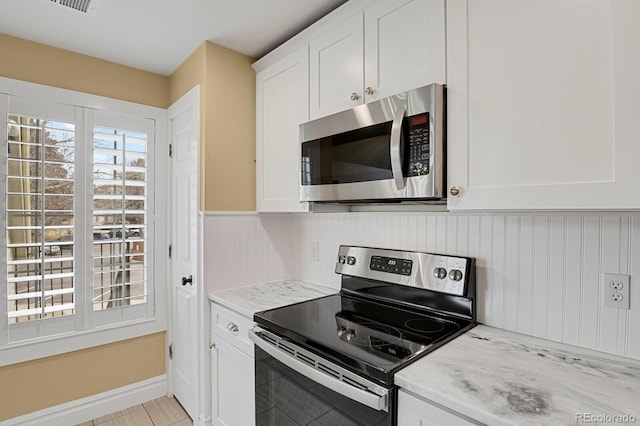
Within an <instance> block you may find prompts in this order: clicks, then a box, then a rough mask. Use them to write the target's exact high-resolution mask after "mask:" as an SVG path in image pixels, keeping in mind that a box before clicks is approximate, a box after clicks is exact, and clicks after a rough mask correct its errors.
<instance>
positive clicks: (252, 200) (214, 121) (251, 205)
mask: <svg viewBox="0 0 640 426" xmlns="http://www.w3.org/2000/svg"><path fill="white" fill-rule="evenodd" d="M253 62H255V59H253V58H250V57H248V56H245V55H242V54H240V53H238V52H235V51H233V50H230V49H227V48H224V47H221V46H218V45H216V44H213V43H207V87H206V96H207V110H206V120H207V125H206V141H207V143H206V145H205V150H204V153H203V154H204V155H203V158H202V161H203V164H204V176H203V177H202V179H203V182H204V186H205V188H204V195H205V206H204V207H205V210H206V211H247V210H248V211H255V209H256V164H255V159H256V114H255V112H256V73H255V71H254V70H253V68H251V64H252V63H253Z"/></svg>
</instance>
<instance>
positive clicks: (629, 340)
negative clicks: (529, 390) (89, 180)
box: [205, 213, 640, 359]
mask: <svg viewBox="0 0 640 426" xmlns="http://www.w3.org/2000/svg"><path fill="white" fill-rule="evenodd" d="M314 242H317V243H318V245H319V249H320V259H319V261H318V262H314V261H312V260H311V243H314ZM340 244H351V245H364V246H372V247H385V248H398V249H409V250H421V251H428V252H437V253H447V254H457V255H462V256H471V257H475V258H477V263H478V302H479V304H478V318H479V321H480V322H482V323H485V324H487V325H490V326H494V327H499V328H504V329H507V330H511V331H516V332H520V333H524V334H528V335H533V336H537V337H543V338H547V339H550V340H554V341H558V342H563V343H568V344H572V345H576V346H581V347H586V348H590V349H596V350H600V351H604V352H609V353H614V354H618V355H622V356H627V357H630V358H635V359H640V279H636V276H637V277H640V215H637V214H633V215H613V214H603V215H597V214H578V213H576V214H540V215H527V214H521V215H500V214H495V215H470V214H452V213H323V214H300V215H286V214H284V215H255V214H254V215H207V216H206V217H205V263H206V264H205V273H206V282H207V284H206V290H207V291H211V290H217V289H222V288H230V287H238V286H241V285H250V284H257V283H261V282H269V281H276V280H279V279H288V278H295V279H299V280H303V281H307V282H310V283H316V284H321V285H329V286H333V287H335V288H336V289H337V288H339V286H340V281H339V277H338V276H337V275H336V274H335V273H334V272H333V271H334V268H335V258H336V253H337V250H338V246H339V245H340ZM603 272H612V273H621V274H630V275H631V301H630V303H631V309H630V310H629V311H625V310H617V309H613V308H609V307H604V306H602V273H603Z"/></svg>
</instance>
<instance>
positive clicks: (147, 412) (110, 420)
mask: <svg viewBox="0 0 640 426" xmlns="http://www.w3.org/2000/svg"><path fill="white" fill-rule="evenodd" d="M97 425H100V426H192V425H193V422H192V421H191V419H190V418H189V416H188V415H187V413H186V412H185V411H184V409H183V408H182V406H181V405H180V404H179V403H178V401H176V400H175V399H174V398H170V397H167V396H165V397H162V398H158V399H154V400H153V401H148V402H145V403H144V404H139V405H135V406H133V407H130V408H127V409H126V410H122V411H117V412H115V413H111V414H108V415H106V416H102V417H98V418H97V419H93V420H89V421H88V422H84V423H81V424H80V425H78V426H97Z"/></svg>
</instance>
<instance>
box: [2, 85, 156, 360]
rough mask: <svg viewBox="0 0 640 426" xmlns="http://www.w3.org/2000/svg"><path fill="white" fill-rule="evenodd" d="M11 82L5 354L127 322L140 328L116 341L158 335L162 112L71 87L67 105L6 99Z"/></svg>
mask: <svg viewBox="0 0 640 426" xmlns="http://www.w3.org/2000/svg"><path fill="white" fill-rule="evenodd" d="M6 80H7V79H0V129H3V130H4V129H6V132H2V133H4V134H0V142H2V143H3V146H4V145H5V144H6V146H4V148H2V151H0V182H2V188H1V190H0V203H1V204H2V205H3V207H4V208H3V210H4V214H3V215H1V216H0V229H2V231H0V233H1V235H0V258H2V260H3V262H0V279H2V280H3V281H4V282H2V281H0V299H3V301H1V303H0V321H2V324H1V326H0V350H3V348H5V349H6V348H11V347H12V345H13V344H20V346H24V343H25V342H36V343H37V342H46V341H51V338H52V337H54V336H65V338H67V337H68V336H75V335H78V336H80V335H86V334H87V333H92V332H97V331H101V332H104V330H107V329H123V327H124V328H130V329H131V330H133V329H136V330H137V331H131V332H123V333H120V338H118V337H117V336H116V335H117V334H118V333H113V336H114V337H112V338H111V339H112V341H115V340H120V339H121V338H127V337H135V335H140V334H145V333H148V332H154V331H160V330H163V329H164V326H163V322H164V320H160V321H158V318H157V316H156V291H155V289H156V288H159V285H161V284H160V283H161V281H162V280H164V277H165V275H166V274H165V273H163V272H161V273H159V274H157V273H156V271H155V269H154V265H155V264H156V261H155V258H156V256H157V255H158V253H159V250H158V248H157V244H158V241H166V236H161V237H160V238H159V239H158V238H156V235H155V231H156V229H163V230H164V229H166V214H165V213H162V212H160V213H159V214H157V213H156V211H155V207H156V197H155V193H154V188H155V179H154V176H155V173H156V170H158V168H157V165H156V161H155V158H156V157H155V153H156V143H157V142H156V126H157V123H158V121H160V122H161V123H166V122H165V121H163V120H164V117H165V116H166V111H164V110H159V109H155V108H150V107H144V106H141V105H135V104H128V103H125V102H120V101H114V100H105V99H104V98H99V99H98V100H97V102H94V101H96V99H94V98H95V97H92V96H90V95H83V94H77V93H75V92H73V93H72V94H71V95H69V96H70V98H71V99H69V102H67V103H65V102H60V103H54V102H48V101H47V102H45V101H41V100H37V99H36V98H34V97H33V96H30V97H23V96H17V95H4V94H2V89H3V87H2V84H3V83H6ZM17 85H18V86H20V87H23V86H25V87H29V88H30V87H31V86H29V84H28V83H19V84H17ZM18 91H19V90H18ZM51 91H52V92H53V93H56V94H57V89H51ZM65 92H66V91H65ZM66 95H68V93H66ZM61 96H62V98H64V97H65V93H63V94H62V95H61ZM83 103H84V105H83ZM92 103H97V104H99V105H100V106H101V107H102V108H101V109H98V108H95V105H92ZM72 105H81V106H72ZM105 105H107V106H111V107H113V110H111V111H107V110H105V108H104V106H105ZM146 117H152V118H146ZM162 165H164V166H166V162H162ZM161 198H162V200H161V201H163V202H164V201H165V200H166V197H161ZM161 210H166V209H161ZM163 232H166V231H163ZM163 254H164V253H163ZM4 260H6V263H5V262H4ZM2 263H5V265H6V266H5V267H3V265H2ZM163 264H164V263H163ZM149 324H151V325H149ZM114 327H115V328H114ZM136 327H137V328H136ZM98 340H99V339H98ZM93 341H97V340H96V339H93ZM101 343H106V341H104V340H103V341H101ZM77 346H78V345H77ZM87 346H90V345H87ZM79 347H83V344H79ZM54 352H55V351H54ZM0 365H2V363H0Z"/></svg>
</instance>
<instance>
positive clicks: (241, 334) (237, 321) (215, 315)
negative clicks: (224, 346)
mask: <svg viewBox="0 0 640 426" xmlns="http://www.w3.org/2000/svg"><path fill="white" fill-rule="evenodd" d="M253 326H254V322H253V321H251V320H250V319H249V318H247V317H245V316H242V315H240V314H239V313H237V312H234V311H232V310H230V309H227V308H225V307H224V306H221V305H218V304H217V303H212V304H211V332H212V333H213V336H214V337H221V338H223V339H225V340H226V341H227V342H229V343H230V344H232V345H233V346H235V347H236V348H238V349H240V350H241V351H242V352H244V353H246V354H247V355H249V356H250V357H251V358H253V356H254V355H253V342H252V341H251V340H249V330H250V329H251V328H252V327H253Z"/></svg>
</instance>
